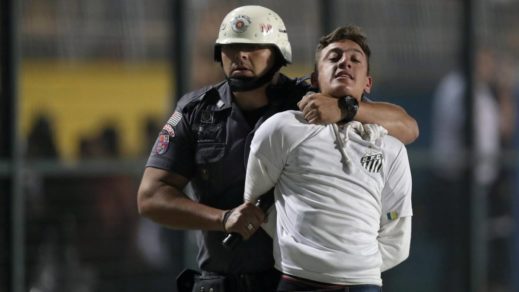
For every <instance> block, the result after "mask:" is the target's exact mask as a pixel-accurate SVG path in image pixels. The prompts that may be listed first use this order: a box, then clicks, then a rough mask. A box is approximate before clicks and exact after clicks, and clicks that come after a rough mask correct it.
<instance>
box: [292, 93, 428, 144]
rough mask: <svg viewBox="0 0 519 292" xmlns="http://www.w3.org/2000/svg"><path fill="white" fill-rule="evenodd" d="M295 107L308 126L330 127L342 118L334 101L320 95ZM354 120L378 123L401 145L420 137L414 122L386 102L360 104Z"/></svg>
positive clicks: (308, 98) (309, 96) (305, 99)
mask: <svg viewBox="0 0 519 292" xmlns="http://www.w3.org/2000/svg"><path fill="white" fill-rule="evenodd" d="M298 107H299V109H300V110H301V111H303V113H304V115H305V119H306V120H307V121H308V122H310V123H314V124H329V123H336V122H338V121H340V120H342V119H343V116H342V115H341V110H340V109H339V106H338V103H337V99H336V98H334V97H330V96H327V95H323V94H320V93H315V94H309V95H306V96H304V97H303V98H302V99H301V101H300V102H299V103H298ZM354 120H356V121H359V122H361V123H364V124H379V125H381V126H383V127H384V128H386V129H387V130H388V132H389V135H391V136H393V137H395V138H397V139H398V140H400V141H401V142H402V143H404V144H410V143H412V142H413V141H415V140H416V138H418V135H419V130H418V123H417V122H416V120H415V119H414V118H413V117H411V116H410V115H409V114H408V113H407V112H406V111H405V110H404V109H403V108H402V107H400V106H398V105H395V104H391V103H387V102H373V101H362V102H361V103H360V105H359V111H358V112H357V115H356V116H355V118H354Z"/></svg>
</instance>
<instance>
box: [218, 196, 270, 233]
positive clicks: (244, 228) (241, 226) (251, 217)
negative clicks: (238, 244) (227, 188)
mask: <svg viewBox="0 0 519 292" xmlns="http://www.w3.org/2000/svg"><path fill="white" fill-rule="evenodd" d="M264 221H265V214H264V213H263V211H261V209H260V208H258V207H256V206H254V205H253V204H252V203H243V204H241V205H240V206H238V207H236V208H235V209H233V211H232V212H231V214H230V215H229V218H228V219H227V221H226V222H225V230H226V231H227V232H234V233H239V234H240V235H241V236H242V237H243V239H249V238H250V237H251V236H252V235H253V234H254V232H256V230H258V228H260V226H261V224H262V223H263V222H264Z"/></svg>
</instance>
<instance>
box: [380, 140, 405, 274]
mask: <svg viewBox="0 0 519 292" xmlns="http://www.w3.org/2000/svg"><path fill="white" fill-rule="evenodd" d="M411 191H412V179H411V170H410V166H409V159H408V157H407V151H406V149H405V146H403V145H401V146H400V150H399V151H398V152H397V154H396V156H395V159H394V160H393V163H392V164H391V165H390V167H389V170H388V173H387V180H386V184H385V187H384V189H383V190H382V216H381V222H380V223H381V224H380V230H379V236H378V243H379V251H380V254H381V256H382V266H381V271H385V270H388V269H390V268H392V267H394V266H396V265H398V264H399V263H401V262H403V261H404V260H405V259H406V258H407V257H408V256H409V248H410V244H411V216H412V215H413V210H412V205H411Z"/></svg>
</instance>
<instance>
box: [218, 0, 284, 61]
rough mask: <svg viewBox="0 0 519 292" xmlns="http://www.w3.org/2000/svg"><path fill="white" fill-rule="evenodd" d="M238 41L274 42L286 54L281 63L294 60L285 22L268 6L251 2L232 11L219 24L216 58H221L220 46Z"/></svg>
mask: <svg viewBox="0 0 519 292" xmlns="http://www.w3.org/2000/svg"><path fill="white" fill-rule="evenodd" d="M237 43H239V44H265V45H273V46H274V47H276V48H277V49H278V50H279V53H281V55H282V56H283V59H284V62H283V63H284V64H282V65H286V64H287V63H291V62H292V48H291V47H290V42H289V41H288V35H287V29H286V27H285V24H284V23H283V20H282V19H281V17H279V15H278V14H277V13H276V12H274V11H272V10H270V9H268V8H265V7H262V6H257V5H249V6H242V7H238V8H236V9H234V10H232V11H231V12H229V13H228V14H227V15H226V16H225V18H224V19H223V21H222V24H221V25H220V31H219V33H218V39H217V40H216V42H215V47H214V58H215V60H216V61H218V62H220V61H221V55H220V51H221V50H220V46H221V45H227V44H237Z"/></svg>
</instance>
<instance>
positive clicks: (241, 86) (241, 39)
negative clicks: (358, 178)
mask: <svg viewBox="0 0 519 292" xmlns="http://www.w3.org/2000/svg"><path fill="white" fill-rule="evenodd" d="M215 59H216V60H217V61H218V62H220V63H221V65H222V69H223V71H224V73H225V76H226V80H225V81H223V82H221V83H219V84H216V85H214V86H210V87H207V88H202V89H200V90H198V91H195V92H191V93H188V94H186V95H185V96H183V97H182V98H181V99H180V100H179V102H178V103H177V106H176V109H175V112H174V113H173V115H172V116H171V118H170V119H169V120H168V122H167V123H166V124H165V126H164V128H163V130H162V131H161V133H160V135H159V137H158V139H157V141H156V142H155V146H154V147H153V150H152V153H151V155H150V158H149V160H148V162H147V164H146V169H145V171H144V175H143V177H142V181H141V185H140V188H139V192H138V206H139V212H140V213H141V214H142V215H143V216H146V217H148V218H150V219H152V220H154V221H155V222H157V223H159V224H161V225H163V226H166V227H169V228H175V229H192V230H197V231H198V234H197V236H198V246H199V254H198V264H199V267H200V269H201V270H202V275H201V276H200V277H197V280H196V283H195V288H198V290H197V291H200V288H201V287H204V289H205V290H206V291H210V289H211V288H212V289H213V291H214V292H219V291H240V292H247V291H262V292H264V291H273V290H275V288H276V286H277V282H278V280H279V272H277V271H276V270H275V269H274V267H273V266H274V260H273V257H272V240H271V238H270V237H269V236H268V235H267V234H266V233H264V232H263V231H262V230H260V231H259V232H257V233H255V234H254V236H252V234H253V233H254V231H255V229H257V227H258V226H259V225H260V224H261V223H262V222H263V221H264V214H263V212H262V211H261V210H260V209H259V208H258V207H256V206H254V205H253V204H249V203H243V188H244V184H245V169H246V162H247V157H248V152H249V145H250V141H251V140H252V137H253V135H254V132H255V130H256V128H257V127H259V125H260V124H261V123H262V122H263V121H265V120H266V119H267V118H269V117H270V116H272V115H273V114H274V113H277V112H281V111H285V110H288V109H296V108H297V105H296V104H297V102H298V101H300V100H301V97H302V96H303V95H305V93H306V92H307V91H308V90H309V88H310V86H309V85H308V84H306V82H304V81H302V80H299V79H289V78H288V77H286V76H284V75H282V74H280V73H279V69H280V68H281V67H282V66H284V65H286V64H288V63H290V62H291V61H292V53H291V47H290V43H289V41H288V36H287V32H286V28H285V25H284V24H283V21H282V20H281V18H280V17H279V16H278V15H277V14H276V13H275V12H274V11H272V10H270V9H267V8H264V7H261V6H243V7H239V8H237V9H235V10H233V11H231V12H230V13H229V14H228V15H227V16H226V17H225V18H224V20H223V22H222V25H221V26H220V31H219V35H218V39H217V40H216V44H215ZM300 106H301V109H302V110H304V112H305V114H306V116H307V117H308V119H310V120H311V121H312V122H314V123H326V122H327V121H328V120H331V121H333V122H337V121H339V120H341V119H342V118H344V117H345V116H346V115H347V114H351V113H350V112H349V110H348V109H347V108H344V107H343V108H342V110H341V108H339V106H338V103H337V100H336V99H334V98H332V97H328V96H325V95H318V94H315V95H312V96H308V97H306V98H305V99H304V100H303V101H302V102H301V103H300ZM371 117H375V120H371V121H369V120H368V119H369V118H371ZM355 118H356V119H359V120H362V119H366V121H369V122H372V123H378V124H382V125H385V126H386V127H387V128H388V129H389V131H390V133H391V134H393V135H395V136H398V137H401V138H402V139H403V140H406V141H412V140H414V139H415V138H416V136H417V132H418V131H417V126H416V122H415V121H414V119H413V118H411V117H409V116H408V115H407V114H406V113H405V111H404V110H402V109H401V108H400V107H398V106H394V105H391V104H386V103H383V104H381V103H370V102H362V103H361V104H360V109H359V111H358V113H357V116H356V117H355ZM188 183H190V186H191V189H192V190H193V196H194V198H190V197H188V196H187V195H186V194H185V193H184V187H186V185H187V184H188ZM251 227H252V228H251ZM226 232H236V233H240V234H241V235H242V236H243V237H244V238H249V237H251V236H252V237H251V238H250V239H249V240H247V241H246V242H244V243H243V244H240V245H239V246H238V247H237V248H236V249H235V250H233V251H229V250H226V249H225V248H224V247H223V246H222V244H221V241H222V239H223V238H224V237H225V235H226Z"/></svg>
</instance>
